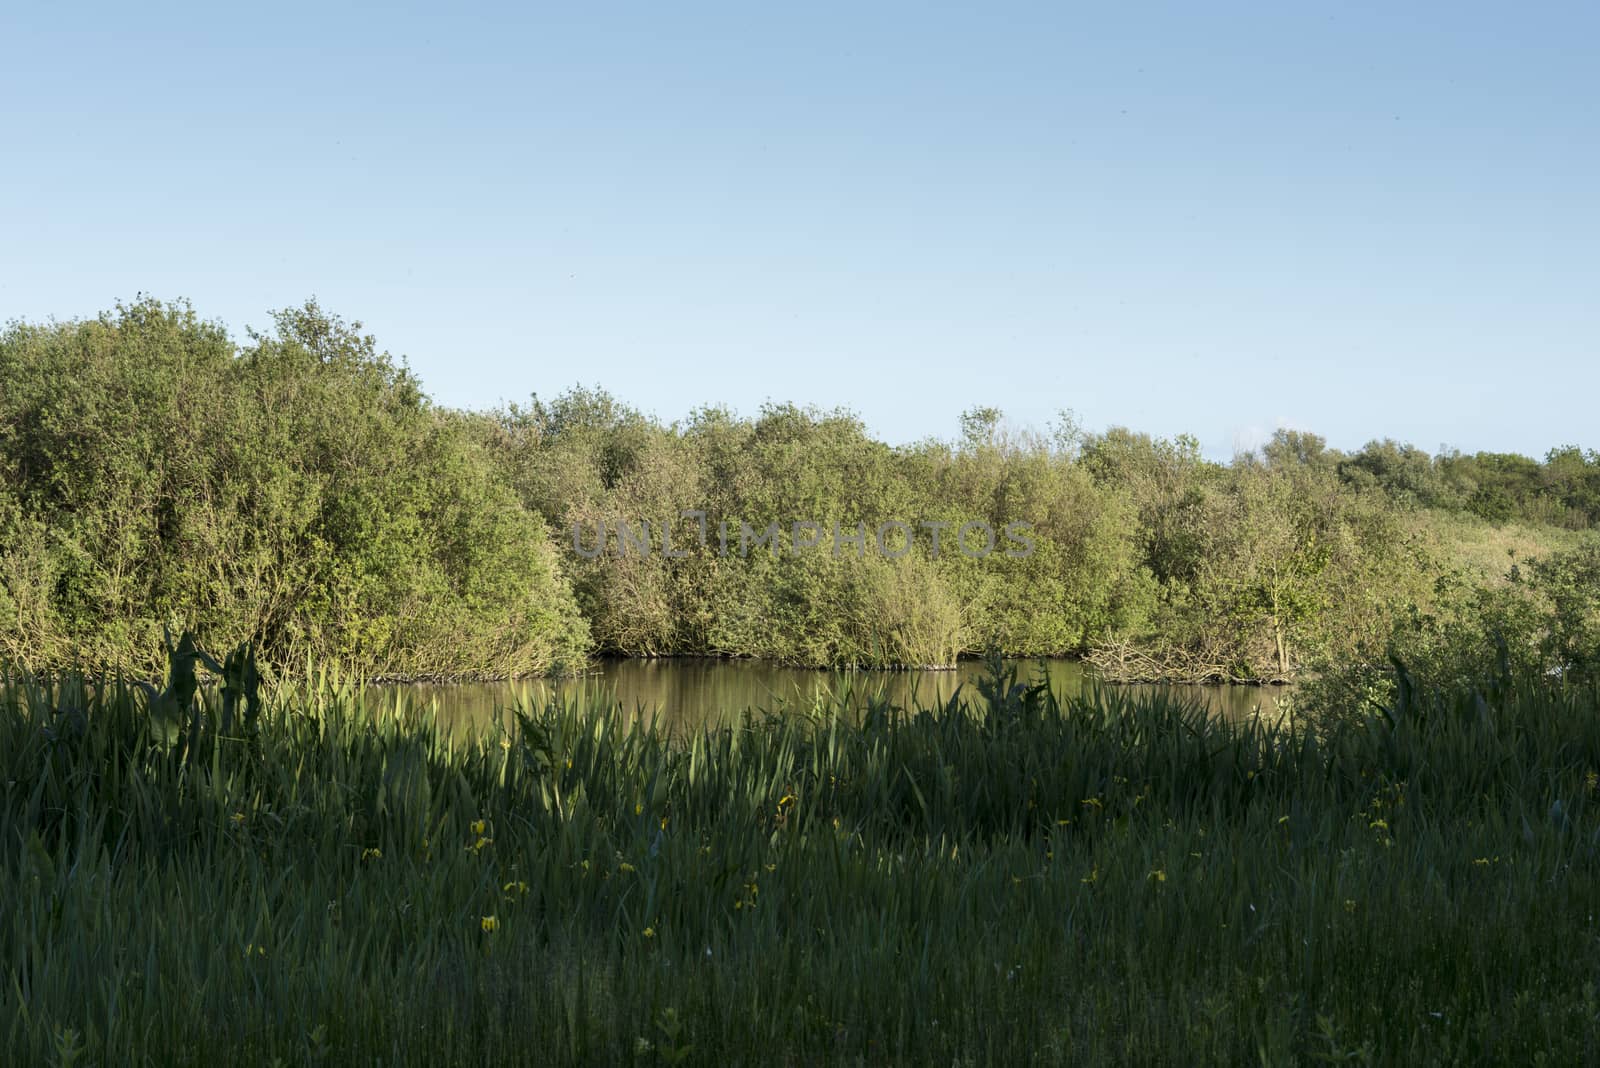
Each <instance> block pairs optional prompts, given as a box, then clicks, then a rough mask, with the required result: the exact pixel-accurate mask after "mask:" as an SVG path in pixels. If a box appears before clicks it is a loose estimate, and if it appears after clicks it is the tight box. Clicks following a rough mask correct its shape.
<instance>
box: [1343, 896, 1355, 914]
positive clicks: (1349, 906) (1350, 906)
mask: <svg viewBox="0 0 1600 1068" xmlns="http://www.w3.org/2000/svg"><path fill="white" fill-rule="evenodd" d="M1344 910H1345V911H1346V912H1354V911H1355V910H1356V903H1355V902H1354V901H1351V900H1350V899H1349V898H1345V899H1344Z"/></svg>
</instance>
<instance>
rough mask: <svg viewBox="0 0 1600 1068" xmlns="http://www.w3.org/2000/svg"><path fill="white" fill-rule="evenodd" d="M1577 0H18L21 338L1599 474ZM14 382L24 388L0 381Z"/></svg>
mask: <svg viewBox="0 0 1600 1068" xmlns="http://www.w3.org/2000/svg"><path fill="white" fill-rule="evenodd" d="M1597 39H1600V6H1597V5H1594V4H1590V3H1583V4H1577V3H1574V4H1560V3H1528V4H1505V3H1495V4H1482V3H1470V2H1453V3H1420V2H1418V3H1406V4H1394V3H1389V2H1385V3H1326V4H1316V3H1295V4H1280V3H1252V4H1239V3H1228V2H1221V0H1208V2H1206V3H1193V2H1189V3H1176V4H1154V3H1126V4H1105V3H1097V4H1077V3H1051V4H1039V5H1032V4H1002V3H995V4H959V5H957V4H930V3H918V4H902V3H862V2H860V0H857V2H855V3H850V4H833V3H821V2H808V3H805V4H787V5H772V4H756V3H749V2H746V3H739V4H717V5H711V4H697V3H688V2H684V3H673V4H660V3H652V4H620V3H617V4H583V5H578V4H562V5H546V4H537V3H519V4H515V5H505V6H491V5H472V4H460V5H441V4H434V5H428V6H425V7H424V6H415V7H408V6H406V5H403V4H395V3H385V4H382V5H372V6H359V5H337V4H315V5H299V6H297V5H296V4H294V3H283V4H276V3H275V4H257V5H235V4H168V3H161V2H151V3H142V4H137V5H131V4H125V3H118V4H105V5H97V4H94V3H81V4H75V5H62V4H54V3H44V2H40V0H10V2H8V3H6V4H4V5H0V57H3V58H0V131H3V140H0V320H15V319H22V320H28V321H43V320H47V319H50V318H52V317H53V318H57V319H72V318H84V317H92V316H94V315H96V314H98V313H99V312H101V311H104V310H107V309H110V308H113V307H114V306H115V304H116V303H117V302H118V301H119V300H120V301H128V300H132V299H134V298H136V297H137V296H138V295H140V294H147V295H152V296H156V297H159V298H162V299H169V300H171V299H177V298H184V299H187V300H189V301H191V302H192V304H193V306H194V308H195V310H196V311H197V312H198V313H199V314H200V315H201V316H203V317H205V318H207V319H215V320H218V321H221V322H223V323H225V324H227V325H228V327H229V328H230V330H232V331H233V332H234V334H235V336H236V337H238V338H240V339H241V340H242V339H244V338H245V336H246V335H245V330H246V328H247V327H254V328H257V329H260V328H263V327H265V326H267V325H268V324H269V323H270V314H269V313H270V311H271V310H272V309H277V308H285V307H291V306H294V305H298V304H300V303H303V302H304V301H305V300H306V299H308V298H310V297H312V296H315V297H316V298H317V299H318V301H319V302H320V303H321V305H322V306H323V307H324V308H325V309H327V310H330V311H333V312H336V313H338V314H340V315H342V316H343V317H345V318H346V319H352V320H360V321H361V322H362V323H364V324H365V326H366V328H367V330H368V331H370V332H371V333H373V334H374V335H376V337H377V339H378V343H379V345H380V347H382V348H385V349H387V350H389V351H390V352H392V353H394V354H395V355H396V356H401V355H403V356H404V357H406V359H407V360H408V361H409V363H410V365H411V367H412V368H413V370H415V371H416V373H417V374H418V376H419V377H420V378H421V379H422V381H423V383H424V385H425V387H426V388H427V390H428V391H429V392H430V393H431V394H432V395H433V396H434V397H435V398H436V399H437V400H439V401H440V402H441V403H444V404H449V405H453V406H460V407H474V408H484V407H491V406H494V405H497V404H500V403H503V402H525V401H526V400H527V399H528V397H529V396H530V394H535V393H536V394H538V395H539V396H541V397H546V398H548V397H550V396H553V395H555V394H558V393H560V392H562V391H564V390H566V389H568V388H570V387H572V386H574V385H577V384H583V385H586V386H598V387H600V388H603V389H605V390H608V391H609V392H611V393H612V394H614V395H615V396H617V397H619V398H620V399H622V400H624V401H626V402H628V403H630V404H632V405H634V406H636V407H638V408H641V409H643V410H644V411H646V412H649V413H652V414H654V415H655V416H656V417H658V418H660V419H662V420H663V421H667V422H671V421H674V420H678V419H682V418H684V417H685V416H687V415H688V414H689V413H690V412H691V411H693V410H694V409H696V408H698V407H700V406H702V405H706V404H725V405H728V406H731V407H732V408H734V409H735V410H737V411H739V412H741V413H743V414H746V415H754V414H756V413H757V412H758V411H759V409H760V406H761V405H762V404H763V403H765V402H768V401H775V402H785V401H793V402H796V403H801V404H815V405H819V406H821V407H824V408H833V407H837V406H842V407H845V408H849V409H851V410H853V411H855V412H856V413H857V414H859V415H860V416H861V418H862V419H863V420H864V421H865V423H866V425H867V427H868V428H869V429H870V430H871V431H872V432H873V433H874V434H876V435H877V436H879V437H881V438H884V439H885V440H888V441H890V442H894V443H904V442H911V441H915V440H919V439H922V438H926V437H930V436H934V437H944V438H949V437H953V436H955V435H956V434H957V432H958V429H959V426H958V420H959V415H960V413H961V412H962V411H964V410H966V409H968V408H971V407H973V406H977V405H992V406H994V407H998V408H1000V409H1001V410H1002V411H1004V412H1005V413H1006V416H1007V418H1008V420H1009V421H1010V422H1011V423H1012V424H1013V425H1015V426H1018V427H1035V428H1040V429H1043V428H1044V427H1046V426H1047V425H1048V424H1049V423H1050V422H1051V421H1052V420H1053V419H1054V418H1056V416H1057V413H1058V412H1060V411H1061V410H1062V409H1068V410H1071V411H1072V412H1074V413H1075V414H1076V417H1077V419H1078V421H1079V422H1080V423H1081V424H1082V425H1083V426H1085V427H1086V428H1088V429H1089V430H1091V431H1095V430H1100V429H1103V428H1105V427H1107V426H1111V425H1121V426H1129V427H1132V428H1134V429H1136V430H1141V431H1146V432H1149V433H1152V434H1157V435H1161V436H1171V435H1174V434H1178V433H1189V434H1193V435H1194V436H1196V437H1197V438H1198V439H1199V440H1200V442H1201V444H1202V447H1203V448H1204V450H1205V452H1206V453H1207V454H1208V455H1210V456H1213V457H1215V458H1226V457H1228V456H1230V455H1232V454H1233V452H1234V451H1235V450H1236V449H1247V448H1251V447H1254V446H1255V445H1258V444H1259V443H1260V442H1261V441H1263V440H1265V439H1266V438H1267V437H1269V436H1270V435H1271V434H1272V433H1273V431H1274V430H1275V429H1277V428H1279V427H1292V428H1295V429H1302V430H1311V431H1314V432H1316V433H1319V434H1321V435H1323V436H1324V437H1326V438H1327V439H1328V441H1329V443H1330V444H1332V445H1334V446H1337V447H1341V448H1346V449H1354V448H1359V447H1360V446H1361V445H1362V444H1363V443H1364V442H1366V441H1368V440H1371V439H1374V438H1383V437H1392V438H1396V439H1399V440H1402V441H1408V442H1412V443H1414V444H1417V445H1420V446H1422V447H1424V448H1427V449H1429V450H1435V449H1438V448H1440V447H1441V446H1447V447H1452V448H1459V449H1462V450H1464V451H1469V452H1470V451H1476V450H1479V449H1489V450H1496V451H1519V452H1524V453H1529V454H1532V455H1543V454H1544V452H1545V451H1546V450H1547V449H1549V448H1550V447H1552V446H1557V445H1562V444H1567V443H1575V444H1581V445H1585V446H1587V447H1594V448H1600V419H1597V418H1596V398H1597V397H1600V264H1597V257H1600V210H1597V205H1600V196H1597V191H1600V63H1596V62H1594V48H1595V42H1596V40H1597ZM0 388H4V384H3V383H0Z"/></svg>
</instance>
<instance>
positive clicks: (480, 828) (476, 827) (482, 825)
mask: <svg viewBox="0 0 1600 1068" xmlns="http://www.w3.org/2000/svg"><path fill="white" fill-rule="evenodd" d="M488 829H489V824H488V822H487V821H485V820H473V821H472V833H473V835H474V836H476V837H479V838H481V837H483V832H484V831H486V830H488Z"/></svg>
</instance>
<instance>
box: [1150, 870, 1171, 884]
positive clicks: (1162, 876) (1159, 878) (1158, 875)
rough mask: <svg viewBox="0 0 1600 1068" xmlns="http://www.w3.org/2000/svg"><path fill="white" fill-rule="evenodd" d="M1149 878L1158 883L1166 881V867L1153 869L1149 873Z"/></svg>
mask: <svg viewBox="0 0 1600 1068" xmlns="http://www.w3.org/2000/svg"><path fill="white" fill-rule="evenodd" d="M1149 878H1151V879H1154V880H1155V881H1156V882H1158V883H1164V882H1166V881H1167V872H1166V869H1164V868H1157V869H1156V870H1155V871H1153V872H1151V873H1150V875H1149Z"/></svg>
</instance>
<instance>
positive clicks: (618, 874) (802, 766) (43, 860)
mask: <svg viewBox="0 0 1600 1068" xmlns="http://www.w3.org/2000/svg"><path fill="white" fill-rule="evenodd" d="M1014 683H1015V680H1014V679H1007V678H996V679H994V680H992V681H991V682H990V683H989V686H990V687H991V688H992V690H993V693H992V694H991V695H990V696H991V699H992V700H994V701H995V702H996V708H995V710H994V711H993V712H991V713H990V714H988V715H987V716H979V715H978V714H977V713H976V712H972V711H969V710H968V709H966V708H964V707H962V706H960V705H953V706H951V707H948V708H945V709H940V710H920V711H915V712H912V713H909V714H907V713H899V712H895V711H894V710H891V709H883V708H880V709H877V710H874V711H873V712H872V713H871V714H869V715H868V716H867V718H866V722H865V723H863V724H860V725H858V726H850V725H847V724H846V723H845V722H844V721H843V720H842V719H841V718H839V717H829V716H825V715H824V716H820V717H818V718H816V719H813V720H800V719H788V720H784V721H769V720H765V719H762V718H760V717H751V718H748V719H747V721H746V722H745V723H744V725H743V726H740V727H737V728H729V729H723V730H718V731H713V732H709V733H701V734H695V735H692V736H688V737H683V738H678V739H676V740H669V739H667V738H664V737H662V736H661V735H660V734H659V733H656V732H653V731H651V730H650V729H649V728H648V727H647V726H643V725H639V724H636V723H631V722H628V721H627V720H626V719H625V718H624V717H623V716H621V715H620V714H619V713H616V712H613V711H610V710H607V709H604V708H578V707H564V708H563V707H546V708H534V709H525V710H522V717H521V720H520V727H519V729H518V730H517V731H515V732H513V733H512V734H508V735H497V736H490V737H485V738H470V739H455V740H451V739H450V738H448V737H447V736H446V735H444V734H443V733H442V732H441V730H440V729H439V726H438V725H437V724H435V723H432V722H430V721H429V720H428V719H427V717H426V716H425V715H422V714H419V713H416V712H414V711H412V710H409V709H407V708H405V707H403V706H401V705H398V704H394V703H389V704H381V705H380V704H375V703H372V702H363V701H361V700H359V699H358V698H357V697H356V695H353V694H351V693H349V692H338V691H335V690H333V689H331V688H326V687H325V688H323V689H322V690H321V691H320V692H315V693H313V694H311V695H309V696H307V695H306V694H303V693H302V694H299V695H297V696H290V695H288V694H287V693H285V694H284V695H282V696H280V697H279V698H278V699H277V700H276V701H269V702H268V703H267V705H266V707H265V708H264V709H263V710H262V711H261V713H260V717H259V719H258V720H256V721H255V722H254V724H253V728H251V729H245V728H243V727H242V726H237V725H236V726H233V727H230V730H229V732H225V733H223V734H222V735H221V736H220V738H219V737H216V736H214V735H213V734H211V733H209V731H201V732H198V733H196V734H194V735H192V736H187V737H186V736H184V735H183V734H182V732H174V731H171V730H169V729H167V728H166V727H164V726H163V725H162V724H163V722H164V721H163V719H162V717H161V716H159V715H158V716H154V717H152V716H151V715H150V714H149V713H148V711H147V709H146V698H145V697H144V695H143V694H141V693H138V692H136V691H133V690H130V689H128V688H126V687H123V686H121V685H120V684H117V683H113V682H97V681H93V680H91V681H88V682H85V681H84V680H81V679H76V678H66V679H57V680H54V681H49V680H37V679H35V680H24V682H23V683H22V684H21V685H18V686H14V687H12V688H11V689H9V690H8V691H7V692H6V694H5V696H4V698H3V703H0V784H3V790H4V794H3V802H0V901H4V902H5V903H6V907H5V909H4V910H3V912H0V1046H3V1047H4V1048H5V1049H7V1050H9V1051H11V1053H12V1058H13V1060H12V1063H42V1064H49V1063H71V1062H72V1061H73V1060H74V1059H77V1060H78V1061H79V1062H80V1063H101V1062H111V1063H151V1064H155V1063H159V1064H181V1063H203V1062H213V1063H230V1064H231V1063H239V1064H247V1063H270V1062H272V1061H273V1060H274V1059H281V1060H282V1061H284V1062H288V1063H309V1062H317V1061H326V1062H328V1063H357V1062H364V1063H377V1062H382V1063H419V1064H420V1063H427V1064H437V1063H485V1062H487V1061H529V1062H540V1063H547V1062H549V1063H573V1062H599V1063H639V1064H656V1063H663V1062H667V1063H670V1062H673V1061H675V1060H683V1061H688V1062H704V1061H710V1060H713V1059H716V1060H720V1061H725V1062H732V1063H746V1062H756V1061H760V1062H764V1063H870V1064H878V1063H886V1062H901V1063H933V1062H939V1063H952V1062H954V1063H984V1062H989V1061H994V1060H999V1059H1004V1060H1006V1061H1014V1062H1018V1063H1027V1062H1040V1061H1043V1062H1058V1061H1080V1062H1088V1063H1113V1062H1118V1061H1125V1062H1159V1063H1183V1064H1192V1063H1230V1064H1236V1063H1243V1062H1245V1061H1250V1062H1257V1061H1259V1060H1265V1061H1266V1062H1269V1063H1288V1062H1295V1061H1299V1062H1315V1061H1319V1060H1322V1059H1332V1060H1346V1061H1351V1062H1354V1063H1363V1062H1379V1063H1406V1064H1420V1063H1429V1062H1459V1061H1481V1060H1500V1061H1514V1062H1531V1061H1532V1060H1533V1059H1534V1058H1535V1057H1536V1056H1537V1055H1538V1054H1540V1053H1544V1054H1547V1055H1548V1056H1549V1058H1550V1060H1551V1061H1552V1062H1554V1063H1577V1062H1579V1061H1584V1060H1593V1059H1594V1058H1595V1057H1596V1056H1597V1055H1600V991H1597V988H1596V969H1595V965H1596V961H1597V957H1600V954H1597V945H1596V937H1597V935H1600V927H1597V926H1596V922H1595V916H1594V912H1595V902H1596V901H1597V900H1600V855H1597V845H1596V831H1597V827H1600V804H1597V803H1596V802H1597V794H1596V778H1595V772H1596V769H1597V768H1600V716H1596V714H1595V713H1596V710H1597V708H1600V695H1597V694H1596V693H1595V692H1594V691H1593V690H1589V691H1578V690H1574V689H1570V688H1569V689H1560V688H1556V687H1555V686H1554V685H1553V684H1551V683H1549V682H1548V681H1546V680H1536V681H1527V680H1522V681H1519V680H1511V679H1504V678H1502V679H1500V680H1498V681H1497V682H1496V683H1495V684H1494V685H1492V686H1490V687H1489V688H1488V689H1487V690H1486V691H1484V692H1483V693H1480V694H1472V693H1466V694H1456V693H1450V692H1436V693H1412V692H1409V691H1405V692H1402V695H1401V699H1400V701H1399V702H1398V703H1397V704H1396V705H1394V706H1393V707H1391V708H1389V709H1387V710H1385V712H1384V714H1383V715H1378V714H1377V713H1376V712H1374V714H1373V717H1372V718H1359V717H1351V718H1350V719H1349V720H1348V721H1346V722H1344V723H1343V724H1342V725H1341V726H1338V727H1335V728H1333V731H1332V733H1331V734H1329V735H1327V736H1325V737H1322V738H1317V737H1313V736H1311V735H1309V734H1307V733H1305V732H1303V731H1299V730H1297V729H1295V728H1293V727H1292V726H1287V725H1286V726H1281V727H1279V726H1269V725H1264V724H1260V723H1245V724H1229V723H1225V722H1219V721H1210V720H1207V719H1205V718H1204V717H1203V716H1202V715H1201V714H1200V713H1199V712H1198V710H1196V709H1193V708H1189V707H1185V706H1183V705H1181V704H1176V703H1172V702H1169V701H1164V700H1161V699H1158V698H1148V699H1145V698H1141V699H1132V698H1129V697H1127V696H1126V695H1123V694H1119V693H1117V692H1105V693H1092V692H1091V693H1085V694H1082V695H1059V694H1051V693H1049V692H1046V691H1043V690H1042V689H1038V688H1029V687H1027V686H1026V685H1025V680H1024V684H1022V685H1014ZM213 711H214V712H215V711H216V710H215V709H214V710H213ZM236 711H237V710H236ZM1391 721H1392V722H1391ZM234 722H235V724H240V723H242V722H243V721H242V720H241V719H240V718H239V717H237V716H236V717H235V720H234ZM230 735H231V736H230Z"/></svg>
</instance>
